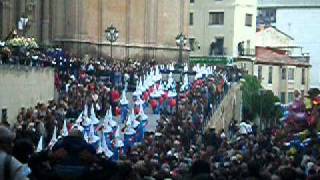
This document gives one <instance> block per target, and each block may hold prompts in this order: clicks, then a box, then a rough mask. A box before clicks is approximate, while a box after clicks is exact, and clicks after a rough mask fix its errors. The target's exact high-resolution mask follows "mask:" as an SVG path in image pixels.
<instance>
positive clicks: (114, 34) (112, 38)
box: [105, 24, 119, 59]
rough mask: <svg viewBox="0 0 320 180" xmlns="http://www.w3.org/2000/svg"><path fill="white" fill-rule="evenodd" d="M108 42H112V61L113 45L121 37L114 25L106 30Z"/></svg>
mask: <svg viewBox="0 0 320 180" xmlns="http://www.w3.org/2000/svg"><path fill="white" fill-rule="evenodd" d="M105 32H106V37H107V40H108V41H109V42H110V56H111V59H112V43H114V42H116V41H117V39H118V37H119V31H118V30H117V28H115V27H114V26H113V25H112V24H111V26H109V27H108V28H107V29H106V30H105Z"/></svg>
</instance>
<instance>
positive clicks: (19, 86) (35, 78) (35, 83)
mask: <svg viewBox="0 0 320 180" xmlns="http://www.w3.org/2000/svg"><path fill="white" fill-rule="evenodd" d="M0 77H1V78H0V108H1V109H2V108H7V115H8V121H9V122H10V123H13V122H15V121H16V117H17V115H18V112H19V110H20V108H21V107H26V108H28V107H31V106H34V105H36V104H37V103H38V102H47V101H48V100H53V98H54V71H53V69H50V68H47V69H42V68H39V69H38V68H31V67H23V66H22V67H19V66H18V67H17V66H6V65H1V66H0ZM0 114H1V111H0ZM0 117H1V116H0Z"/></svg>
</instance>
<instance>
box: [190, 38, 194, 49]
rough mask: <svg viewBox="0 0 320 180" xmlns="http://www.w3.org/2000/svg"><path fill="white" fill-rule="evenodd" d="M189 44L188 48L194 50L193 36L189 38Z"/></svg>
mask: <svg viewBox="0 0 320 180" xmlns="http://www.w3.org/2000/svg"><path fill="white" fill-rule="evenodd" d="M189 45H190V50H191V51H194V49H195V47H194V46H195V38H189Z"/></svg>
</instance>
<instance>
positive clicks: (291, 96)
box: [288, 92, 294, 103]
mask: <svg viewBox="0 0 320 180" xmlns="http://www.w3.org/2000/svg"><path fill="white" fill-rule="evenodd" d="M293 99H294V97H293V92H288V103H290V102H292V101H293Z"/></svg>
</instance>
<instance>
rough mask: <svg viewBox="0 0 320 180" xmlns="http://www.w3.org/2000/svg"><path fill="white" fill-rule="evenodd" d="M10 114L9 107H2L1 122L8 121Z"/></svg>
mask: <svg viewBox="0 0 320 180" xmlns="http://www.w3.org/2000/svg"><path fill="white" fill-rule="evenodd" d="M7 118H8V116H7V108H2V109H1V122H2V123H4V122H6V121H7V120H8V119H7Z"/></svg>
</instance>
